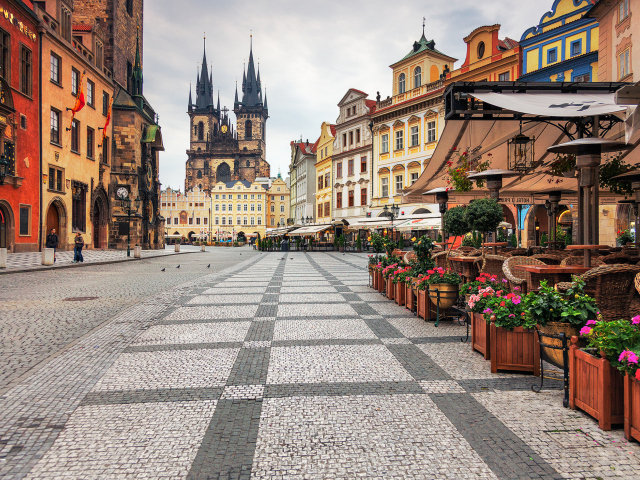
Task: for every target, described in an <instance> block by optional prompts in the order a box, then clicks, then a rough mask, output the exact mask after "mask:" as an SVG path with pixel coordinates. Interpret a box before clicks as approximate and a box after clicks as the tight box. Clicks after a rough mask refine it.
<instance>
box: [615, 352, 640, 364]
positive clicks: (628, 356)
mask: <svg viewBox="0 0 640 480" xmlns="http://www.w3.org/2000/svg"><path fill="white" fill-rule="evenodd" d="M625 360H626V361H627V363H635V364H636V365H637V364H638V356H637V355H636V354H635V353H633V352H632V351H631V350H625V351H624V352H622V353H621V354H620V357H618V361H619V362H624V361H625Z"/></svg>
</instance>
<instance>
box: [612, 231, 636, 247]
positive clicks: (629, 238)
mask: <svg viewBox="0 0 640 480" xmlns="http://www.w3.org/2000/svg"><path fill="white" fill-rule="evenodd" d="M616 242H617V243H618V245H620V246H622V245H626V244H627V243H633V242H635V237H634V235H633V234H632V233H631V232H630V231H629V230H628V229H627V230H618V232H617V233H616Z"/></svg>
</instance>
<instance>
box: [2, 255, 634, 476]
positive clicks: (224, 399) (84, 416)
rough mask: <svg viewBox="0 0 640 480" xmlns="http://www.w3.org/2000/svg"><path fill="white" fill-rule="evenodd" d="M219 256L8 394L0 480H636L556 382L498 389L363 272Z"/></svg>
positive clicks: (307, 262)
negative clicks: (203, 271)
mask: <svg viewBox="0 0 640 480" xmlns="http://www.w3.org/2000/svg"><path fill="white" fill-rule="evenodd" d="M243 253H244V252H243ZM231 255H232V252H228V253H225V255H223V257H224V261H228V262H229V263H230V264H232V266H229V268H225V269H222V268H221V269H220V271H219V272H218V273H212V274H209V275H207V276H204V277H201V276H196V275H195V273H193V274H191V275H192V276H188V275H185V276H184V277H182V278H180V279H178V278H176V279H175V280H176V282H174V284H173V285H169V284H164V285H157V286H156V288H155V290H153V289H152V288H151V287H149V288H148V293H147V294H146V295H145V296H144V298H143V299H141V298H138V300H139V301H138V302H134V301H131V302H130V304H129V305H130V306H129V307H128V308H126V307H125V308H123V309H121V310H120V311H118V312H111V313H110V314H109V320H108V321H105V322H104V323H103V324H101V325H100V326H99V328H96V329H94V330H92V331H90V332H89V333H88V334H86V335H84V336H83V337H81V338H79V340H78V341H77V342H75V343H74V344H73V345H71V346H70V347H69V348H67V349H65V350H64V351H62V352H59V353H58V354H57V355H56V356H54V357H53V358H49V359H48V361H47V362H46V363H45V364H44V365H42V366H41V368H39V369H37V370H35V371H31V372H29V373H30V375H28V376H25V377H24V378H23V379H22V380H21V381H19V382H17V383H16V384H15V385H13V386H12V387H11V388H10V389H9V390H7V391H5V393H4V394H3V395H2V397H0V477H2V478H11V479H13V478H29V479H57V478H64V479H71V478H78V479H91V478H96V479H97V478H100V479H102V478H131V479H134V478H135V479H137V478H189V479H205V478H211V479H213V478H215V479H223V478H224V479H227V478H228V479H231V478H247V479H248V478H260V479H262V478H268V479H285V478H287V479H289V478H290V479H298V478H299V479H304V478H318V479H326V478H336V479H342V478H385V479H387V478H392V479H405V478H421V479H485V478H486V479H524V478H527V479H529V478H536V479H563V478H567V479H597V478H601V479H608V478H617V479H637V478H640V446H639V445H638V444H637V443H631V442H627V441H625V440H624V438H623V435H622V431H621V430H613V431H611V432H602V431H600V430H598V427H597V423H596V422H595V421H594V420H593V419H591V418H590V417H588V416H587V415H585V414H582V413H580V412H578V411H572V410H568V409H564V408H563V407H562V392H561V389H560V388H559V387H560V385H557V383H558V382H556V387H555V388H551V389H545V390H543V391H542V393H540V394H536V393H533V392H532V391H531V388H530V387H531V385H532V384H534V383H537V379H535V378H532V377H530V376H526V375H517V374H500V375H492V374H491V373H490V368H489V364H488V362H485V361H484V360H483V359H482V357H481V356H480V355H479V354H477V353H473V352H471V349H470V346H469V344H468V343H464V342H462V341H461V338H462V339H463V338H464V336H465V333H466V329H465V327H464V326H460V325H458V324H457V323H456V322H443V323H441V325H440V326H439V327H437V328H436V327H435V326H434V324H433V323H427V322H424V321H422V320H419V319H417V318H416V317H415V316H413V315H412V314H411V313H410V312H409V311H408V310H406V309H404V308H402V307H398V306H397V305H395V304H393V303H392V302H390V301H388V300H386V299H385V298H383V297H382V296H380V295H379V294H377V293H374V292H373V290H371V289H370V288H368V287H367V286H366V285H367V281H368V279H367V277H368V275H367V270H366V255H356V254H347V255H341V254H336V253H320V254H306V253H298V252H293V253H291V252H289V253H286V255H285V254H282V253H269V254H260V253H253V254H252V255H250V257H249V256H248V258H245V257H244V256H243V257H242V258H240V257H239V256H238V257H237V258H230V256H231ZM190 257H192V258H194V261H195V255H193V256H190ZM228 257H229V258H228ZM175 260H176V259H175V258H171V259H162V260H160V259H154V260H151V261H149V263H151V262H152V264H153V269H151V270H149V271H144V272H141V273H134V272H135V271H136V269H139V268H141V267H142V266H143V265H144V264H145V262H138V263H136V264H135V265H128V264H127V265H124V266H122V267H121V268H125V267H126V268H130V269H131V270H128V271H127V272H128V273H127V272H118V273H116V274H114V275H112V276H110V277H106V276H103V277H100V276H99V275H96V279H95V280H96V283H97V284H99V285H100V286H101V287H102V288H105V289H108V288H110V287H108V286H107V285H108V284H115V283H116V282H119V281H122V277H123V276H127V275H130V276H132V277H133V276H135V275H138V276H140V277H145V276H146V277H149V276H151V277H153V278H155V277H156V275H150V274H151V273H152V271H153V272H157V271H158V267H159V266H160V265H161V264H162V263H161V262H162V261H165V262H167V261H175ZM181 260H182V259H181ZM190 260H191V259H190ZM197 262H198V263H197V265H193V266H191V267H187V268H192V269H194V270H196V269H197V268H201V264H200V261H199V259H198V261H197ZM224 265H226V264H224ZM224 265H223V264H220V265H219V266H220V267H223V266H224ZM96 269H99V270H102V267H96ZM81 270H88V269H81ZM105 270H107V269H105ZM174 270H175V269H174ZM167 271H169V268H167ZM187 271H188V270H187ZM47 273H49V272H47ZM185 273H186V272H185ZM59 274H60V272H56V275H59ZM171 274H172V275H180V274H179V273H177V272H175V271H172V272H171ZM177 280H180V283H179V284H178V283H177ZM24 282H25V283H24V284H23V287H25V288H27V287H26V286H27V285H29V283H32V284H33V283H35V279H34V278H33V277H31V279H30V281H29V280H24ZM49 283H51V280H49ZM133 283H134V282H133V279H132V280H131V284H133ZM161 287H166V288H164V289H163V288H161ZM169 287H170V288H169ZM28 288H31V289H32V290H31V296H32V297H33V300H31V303H33V302H36V301H42V302H45V303H47V302H52V300H51V299H49V298H48V296H47V295H48V291H47V290H48V289H51V288H52V287H51V285H49V287H48V289H47V287H43V288H42V289H38V287H35V286H31V287H28ZM77 288H79V289H81V288H82V286H81V285H80V284H78V287H77ZM91 288H94V289H97V290H98V291H99V290H100V287H98V286H95V285H94V286H92V287H89V289H91ZM54 290H55V291H56V292H59V291H60V289H54ZM152 290H153V292H152ZM15 293H16V291H14V294H15ZM3 294H4V293H3ZM23 297H24V298H25V300H23V301H26V302H29V301H28V300H26V298H27V297H29V295H28V290H27V291H26V292H25V293H24V295H23ZM38 299H40V300H38ZM140 300H141V301H140ZM111 301H112V302H113V301H114V300H111ZM104 308H105V309H106V305H105V306H104ZM73 318H75V317H73ZM71 328H72V329H73V327H71ZM37 330H38V329H34V330H33V331H32V332H30V334H33V333H34V332H36V331H37ZM54 332H55V329H53V330H50V331H49V335H51V334H53V333H54ZM547 383H553V382H550V381H549V382H547Z"/></svg>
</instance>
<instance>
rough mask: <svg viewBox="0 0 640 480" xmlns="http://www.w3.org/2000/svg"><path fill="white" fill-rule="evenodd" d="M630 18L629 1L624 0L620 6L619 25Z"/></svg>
mask: <svg viewBox="0 0 640 480" xmlns="http://www.w3.org/2000/svg"><path fill="white" fill-rule="evenodd" d="M628 16H629V0H623V1H622V2H620V4H619V5H618V23H620V22H621V21H623V20H624V19H625V18H627V17H628Z"/></svg>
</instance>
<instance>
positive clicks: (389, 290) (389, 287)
mask: <svg viewBox="0 0 640 480" xmlns="http://www.w3.org/2000/svg"><path fill="white" fill-rule="evenodd" d="M386 284H387V298H388V299H389V300H393V299H394V297H395V295H394V294H395V293H396V289H395V285H394V284H393V282H392V281H391V279H389V278H387V280H386Z"/></svg>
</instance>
